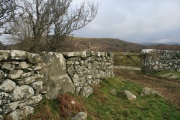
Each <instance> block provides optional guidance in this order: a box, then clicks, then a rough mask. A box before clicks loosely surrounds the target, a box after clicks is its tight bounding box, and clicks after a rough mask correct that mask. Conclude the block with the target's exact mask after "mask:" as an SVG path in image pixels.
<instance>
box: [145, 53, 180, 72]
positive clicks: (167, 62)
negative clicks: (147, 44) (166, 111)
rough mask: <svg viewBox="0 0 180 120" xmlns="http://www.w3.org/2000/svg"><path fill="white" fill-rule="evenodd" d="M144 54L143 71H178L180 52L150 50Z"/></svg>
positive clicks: (179, 67)
mask: <svg viewBox="0 0 180 120" xmlns="http://www.w3.org/2000/svg"><path fill="white" fill-rule="evenodd" d="M143 54H144V60H143V69H144V71H146V72H148V71H161V70H171V71H180V51H173V50H155V49H153V50H151V51H149V52H148V53H143Z"/></svg>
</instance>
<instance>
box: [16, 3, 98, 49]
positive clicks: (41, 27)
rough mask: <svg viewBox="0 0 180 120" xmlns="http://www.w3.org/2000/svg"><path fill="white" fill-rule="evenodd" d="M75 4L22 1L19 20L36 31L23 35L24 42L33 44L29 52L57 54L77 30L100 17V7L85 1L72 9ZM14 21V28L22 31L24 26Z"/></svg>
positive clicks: (17, 31)
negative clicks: (97, 16) (98, 13)
mask: <svg viewBox="0 0 180 120" xmlns="http://www.w3.org/2000/svg"><path fill="white" fill-rule="evenodd" d="M72 1H73V0H31V1H28V0H21V4H20V5H19V6H20V8H21V10H20V12H21V13H20V14H19V16H18V17H20V18H21V20H22V22H21V23H25V22H26V25H27V27H28V30H29V27H30V29H31V31H32V32H31V33H32V34H24V33H23V34H21V37H20V38H23V41H26V40H29V41H31V42H30V43H31V45H30V46H29V50H28V51H35V52H37V51H41V50H51V51H55V50H56V49H57V48H59V47H62V46H61V44H60V43H61V42H62V41H64V40H66V39H67V37H68V36H70V35H71V33H72V32H73V31H74V30H78V29H81V28H82V27H84V26H86V25H87V24H88V23H90V22H91V21H92V20H93V19H94V18H95V17H96V14H97V10H98V4H95V3H89V2H85V1H84V2H82V3H81V4H80V5H79V6H76V8H72V7H71V3H72ZM14 20H15V22H14V25H16V26H19V27H20V26H21V25H23V24H21V23H20V24H19V23H18V21H19V20H17V19H14ZM27 23H28V24H27ZM15 28H16V29H17V30H15V29H14V31H13V32H14V33H20V32H19V30H18V29H19V28H18V27H15ZM50 31H54V35H53V36H49V33H50ZM28 32H29V31H28ZM24 35H26V36H24ZM27 35H29V36H27ZM22 36H23V37H22ZM26 38H28V39H26ZM63 47H65V46H63Z"/></svg>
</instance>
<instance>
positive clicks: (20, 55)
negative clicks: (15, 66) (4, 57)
mask: <svg viewBox="0 0 180 120" xmlns="http://www.w3.org/2000/svg"><path fill="white" fill-rule="evenodd" d="M10 56H11V59H14V60H25V59H26V52H25V51H20V50H12V51H11V52H10Z"/></svg>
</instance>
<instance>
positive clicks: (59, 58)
mask: <svg viewBox="0 0 180 120" xmlns="http://www.w3.org/2000/svg"><path fill="white" fill-rule="evenodd" d="M42 56H43V60H44V62H45V63H46V64H47V72H46V74H45V76H44V78H43V83H44V86H45V88H46V90H47V94H46V97H47V98H49V99H56V98H57V96H58V95H59V94H61V93H67V92H74V91H75V86H74V84H73V83H72V81H71V79H70V78H69V76H68V75H67V72H66V61H65V58H64V56H63V55H62V54H60V53H54V52H49V53H43V54H42Z"/></svg>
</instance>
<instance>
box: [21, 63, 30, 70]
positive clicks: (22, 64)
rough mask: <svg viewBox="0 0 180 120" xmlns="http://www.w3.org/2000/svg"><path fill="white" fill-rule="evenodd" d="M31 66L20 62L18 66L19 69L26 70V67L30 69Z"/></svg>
mask: <svg viewBox="0 0 180 120" xmlns="http://www.w3.org/2000/svg"><path fill="white" fill-rule="evenodd" d="M31 66H32V65H30V64H28V63H27V62H20V63H19V65H18V68H19V69H26V68H28V67H31Z"/></svg>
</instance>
